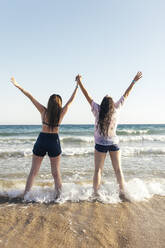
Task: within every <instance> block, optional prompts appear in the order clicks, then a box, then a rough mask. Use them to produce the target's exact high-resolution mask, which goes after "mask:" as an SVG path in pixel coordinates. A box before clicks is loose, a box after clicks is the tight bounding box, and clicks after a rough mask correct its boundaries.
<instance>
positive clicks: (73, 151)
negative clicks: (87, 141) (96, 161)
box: [62, 147, 94, 156]
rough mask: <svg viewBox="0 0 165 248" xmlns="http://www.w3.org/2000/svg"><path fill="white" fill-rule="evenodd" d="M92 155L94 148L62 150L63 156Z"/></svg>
mask: <svg viewBox="0 0 165 248" xmlns="http://www.w3.org/2000/svg"><path fill="white" fill-rule="evenodd" d="M93 153H94V147H82V148H79V147H75V148H64V149H63V152H62V155H63V156H78V155H85V154H86V155H87V154H88V155H90V154H93Z"/></svg>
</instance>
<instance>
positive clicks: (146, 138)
mask: <svg viewBox="0 0 165 248" xmlns="http://www.w3.org/2000/svg"><path fill="white" fill-rule="evenodd" d="M119 140H120V142H132V141H135V142H143V141H151V142H153V141H158V142H165V135H135V136H125V137H124V136H119Z"/></svg>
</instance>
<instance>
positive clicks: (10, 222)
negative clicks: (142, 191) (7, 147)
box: [0, 196, 165, 248]
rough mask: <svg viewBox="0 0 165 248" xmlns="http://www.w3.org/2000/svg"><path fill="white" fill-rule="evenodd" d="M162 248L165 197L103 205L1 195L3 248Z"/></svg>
mask: <svg viewBox="0 0 165 248" xmlns="http://www.w3.org/2000/svg"><path fill="white" fill-rule="evenodd" d="M6 247H7V248H26V247H27V248H31V247H37V248H49V247H50V248H61V247H62V248H111V247H113V248H151V247H153V248H164V247H165V197H160V196H155V197H153V198H152V199H150V200H148V201H146V202H139V203H129V202H123V203H118V204H102V203H100V202H80V203H70V202H67V203H64V204H61V205H60V204H38V203H22V202H21V201H20V200H19V199H15V200H9V199H8V198H7V197H6V198H5V197H0V248H6Z"/></svg>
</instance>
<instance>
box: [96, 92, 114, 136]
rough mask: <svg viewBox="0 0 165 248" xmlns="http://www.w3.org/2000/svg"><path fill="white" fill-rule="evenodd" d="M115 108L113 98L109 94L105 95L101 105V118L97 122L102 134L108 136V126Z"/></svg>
mask: <svg viewBox="0 0 165 248" xmlns="http://www.w3.org/2000/svg"><path fill="white" fill-rule="evenodd" d="M114 110H115V107H114V102H113V99H112V98H111V97H109V96H105V97H104V98H103V100H102V102H101V105H100V111H99V120H98V123H97V127H98V128H99V131H100V134H102V135H103V136H108V128H109V125H110V122H111V117H112V114H113V113H114Z"/></svg>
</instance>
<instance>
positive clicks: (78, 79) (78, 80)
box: [75, 74, 82, 83]
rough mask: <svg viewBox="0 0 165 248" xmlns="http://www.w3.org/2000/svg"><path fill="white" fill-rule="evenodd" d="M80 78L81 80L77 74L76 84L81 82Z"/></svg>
mask: <svg viewBox="0 0 165 248" xmlns="http://www.w3.org/2000/svg"><path fill="white" fill-rule="evenodd" d="M81 78H82V76H81V75H79V74H78V75H77V76H76V79H75V81H77V83H79V82H81Z"/></svg>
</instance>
